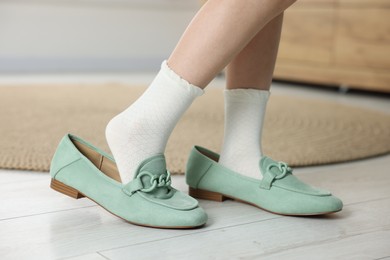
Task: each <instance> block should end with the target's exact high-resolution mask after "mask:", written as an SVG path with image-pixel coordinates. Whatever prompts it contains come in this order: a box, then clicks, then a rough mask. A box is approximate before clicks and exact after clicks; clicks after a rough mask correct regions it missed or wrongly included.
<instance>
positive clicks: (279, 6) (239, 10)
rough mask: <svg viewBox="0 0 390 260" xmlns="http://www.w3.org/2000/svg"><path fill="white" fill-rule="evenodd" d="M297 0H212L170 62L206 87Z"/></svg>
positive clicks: (184, 74)
mask: <svg viewBox="0 0 390 260" xmlns="http://www.w3.org/2000/svg"><path fill="white" fill-rule="evenodd" d="M294 1H295V0H263V1H262V0H249V1H248V0H245V1H237V0H209V1H208V2H207V3H206V4H205V5H204V6H203V7H202V9H201V10H200V11H199V12H198V13H197V14H196V16H195V18H194V19H193V20H192V22H191V23H190V25H189V27H188V28H187V29H186V31H185V32H184V34H183V36H182V38H181V39H180V41H179V43H178V45H177V46H176V48H175V49H174V51H173V53H172V54H171V56H170V57H169V59H168V64H169V66H170V67H171V68H172V69H173V70H174V71H175V72H176V73H177V74H179V75H180V76H182V77H183V78H184V79H186V80H188V81H189V82H191V83H192V84H194V85H197V86H199V87H201V88H204V87H205V86H206V85H207V84H208V83H209V82H210V81H211V80H212V79H213V78H214V77H215V75H216V74H217V73H219V72H220V71H221V70H222V69H223V68H224V67H225V66H226V65H227V64H228V63H229V62H230V61H231V60H233V58H234V57H236V56H237V54H239V53H240V52H241V51H242V49H244V47H245V46H247V44H248V43H249V42H250V41H251V40H252V38H253V37H254V36H255V35H257V33H258V32H259V31H260V30H261V29H262V28H263V27H264V26H265V25H266V24H267V23H268V22H269V21H271V20H272V19H273V18H275V17H276V16H278V15H279V14H281V13H282V12H283V11H284V10H285V9H286V8H287V7H288V6H290V5H291V4H292V3H293V2H294ZM260 53H261V52H259V51H257V53H255V54H260ZM249 65H250V64H249Z"/></svg>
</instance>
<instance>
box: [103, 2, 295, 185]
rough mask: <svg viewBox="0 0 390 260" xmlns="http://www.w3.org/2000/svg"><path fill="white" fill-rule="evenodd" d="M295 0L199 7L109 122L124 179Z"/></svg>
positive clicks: (108, 134) (160, 147) (160, 145)
mask: <svg viewBox="0 0 390 260" xmlns="http://www.w3.org/2000/svg"><path fill="white" fill-rule="evenodd" d="M294 1H295V0H262V1H261V0H245V1H237V0H209V2H208V3H206V4H205V5H204V6H203V7H202V8H201V10H200V11H199V12H198V13H197V15H196V16H195V17H194V19H193V20H192V22H191V23H190V25H189V26H188V28H187V29H186V31H185V33H184V34H183V36H182V38H181V40H180V41H179V43H178V45H177V46H176V48H175V50H174V51H173V53H172V55H171V56H170V58H169V60H168V62H167V63H166V62H165V61H164V62H163V64H162V67H161V70H160V71H159V73H158V75H157V76H156V78H155V79H154V81H153V82H152V84H151V85H150V87H149V88H148V90H147V91H145V93H144V94H143V95H142V96H141V97H140V98H139V99H138V100H137V101H136V102H135V103H134V104H132V105H131V106H130V107H129V108H127V109H126V110H125V111H123V112H122V113H121V114H119V115H117V116H116V117H115V118H113V119H112V120H111V121H110V123H109V124H108V126H107V129H106V137H107V141H108V144H109V146H110V148H111V151H112V153H113V155H114V157H115V159H116V162H117V165H118V168H119V171H120V173H121V177H122V180H123V181H124V182H127V181H129V180H130V179H131V178H132V176H133V174H134V171H135V169H136V168H137V166H138V165H139V163H140V162H141V161H142V160H144V159H146V158H148V157H150V156H152V155H154V154H157V153H163V152H164V150H165V146H166V143H167V140H168V138H169V136H170V134H171V132H172V130H173V128H174V126H175V125H176V123H177V121H178V120H179V119H180V117H181V116H182V114H183V113H184V112H185V110H186V109H187V108H188V107H189V106H190V104H191V103H192V101H193V100H194V99H195V98H196V97H197V96H199V95H201V94H202V93H203V90H202V88H204V87H206V85H207V84H208V83H209V82H210V81H211V80H212V79H213V78H214V77H215V75H216V74H217V73H218V72H219V71H220V70H222V69H223V68H224V67H225V66H226V65H227V64H228V63H229V62H230V61H231V60H232V59H233V58H234V57H235V56H236V55H237V54H238V53H239V52H240V51H241V50H242V49H243V48H244V47H245V46H246V45H247V44H248V43H249V42H250V41H251V39H252V38H253V37H254V36H255V35H256V34H257V33H258V32H259V31H260V30H261V29H262V27H264V25H265V24H267V23H268V22H269V21H270V20H272V19H273V18H274V17H276V16H277V15H279V14H280V13H281V12H282V11H283V10H284V9H286V8H287V7H288V6H290V5H291V4H292V3H293V2H294ZM156 44H158V43H156ZM192 84H194V85H192Z"/></svg>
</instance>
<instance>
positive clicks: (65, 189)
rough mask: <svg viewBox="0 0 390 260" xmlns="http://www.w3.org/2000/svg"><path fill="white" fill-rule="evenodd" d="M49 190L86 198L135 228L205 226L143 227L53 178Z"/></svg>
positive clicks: (167, 227) (163, 227)
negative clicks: (135, 226)
mask: <svg viewBox="0 0 390 260" xmlns="http://www.w3.org/2000/svg"><path fill="white" fill-rule="evenodd" d="M50 188H52V189H53V190H55V191H57V192H59V193H62V194H64V195H67V196H69V197H71V198H74V199H81V198H88V199H90V200H91V201H93V202H95V203H96V204H97V205H99V206H100V207H102V208H103V209H105V210H106V211H107V212H109V213H111V214H112V215H114V216H116V217H118V218H120V219H123V220H124V221H126V222H128V223H130V224H133V225H137V226H142V227H150V228H160V229H196V228H200V227H202V226H204V225H205V224H202V225H199V226H152V225H145V224H141V223H136V222H132V221H129V220H126V219H124V218H122V217H121V216H118V215H116V214H115V213H113V212H111V211H110V210H108V209H107V208H105V207H103V206H102V205H100V204H99V203H98V202H96V201H95V200H93V199H92V198H90V197H88V196H85V195H84V194H83V193H82V192H80V191H78V190H76V189H75V188H73V187H70V186H68V185H66V184H64V183H62V182H60V181H58V180H56V179H53V178H52V179H51V182H50Z"/></svg>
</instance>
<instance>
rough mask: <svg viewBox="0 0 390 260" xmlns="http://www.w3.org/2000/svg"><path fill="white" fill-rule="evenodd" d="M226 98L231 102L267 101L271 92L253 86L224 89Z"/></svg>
mask: <svg viewBox="0 0 390 260" xmlns="http://www.w3.org/2000/svg"><path fill="white" fill-rule="evenodd" d="M224 95H225V98H226V99H229V101H233V102H247V103H259V102H260V103H261V102H267V101H268V99H269V96H270V95H271V92H270V91H269V90H260V89H254V88H237V89H225V90H224Z"/></svg>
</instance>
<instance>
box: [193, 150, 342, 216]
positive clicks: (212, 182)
mask: <svg viewBox="0 0 390 260" xmlns="http://www.w3.org/2000/svg"><path fill="white" fill-rule="evenodd" d="M218 160H219V154H217V153H214V152H212V151H210V150H207V149H206V148H203V147H200V146H194V147H193V148H192V150H191V153H190V156H189V160H188V162H187V167H186V182H187V184H188V185H189V190H190V195H191V196H192V197H194V198H198V199H207V200H215V201H224V200H226V199H234V200H239V201H242V202H246V203H249V204H252V205H254V206H257V207H259V208H261V209H264V210H266V211H269V212H272V213H276V214H281V215H292V216H306V215H322V214H327V213H333V212H337V211H340V210H341V209H342V207H343V203H342V201H341V200H340V199H338V198H336V197H335V196H333V195H332V194H331V193H330V192H329V191H326V190H322V189H319V188H315V187H312V186H310V185H307V184H305V183H303V182H302V181H300V180H299V179H298V178H297V177H295V176H294V175H293V174H292V169H291V168H290V167H288V165H287V164H285V163H283V162H276V161H274V160H272V159H271V158H269V157H266V156H263V157H262V158H261V159H260V160H259V167H260V169H261V172H262V173H263V178H262V179H261V180H260V179H259V180H257V179H254V178H250V177H247V176H243V175H241V174H239V173H237V172H234V171H232V170H230V169H228V168H226V167H224V166H222V165H220V164H219V163H218Z"/></svg>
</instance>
